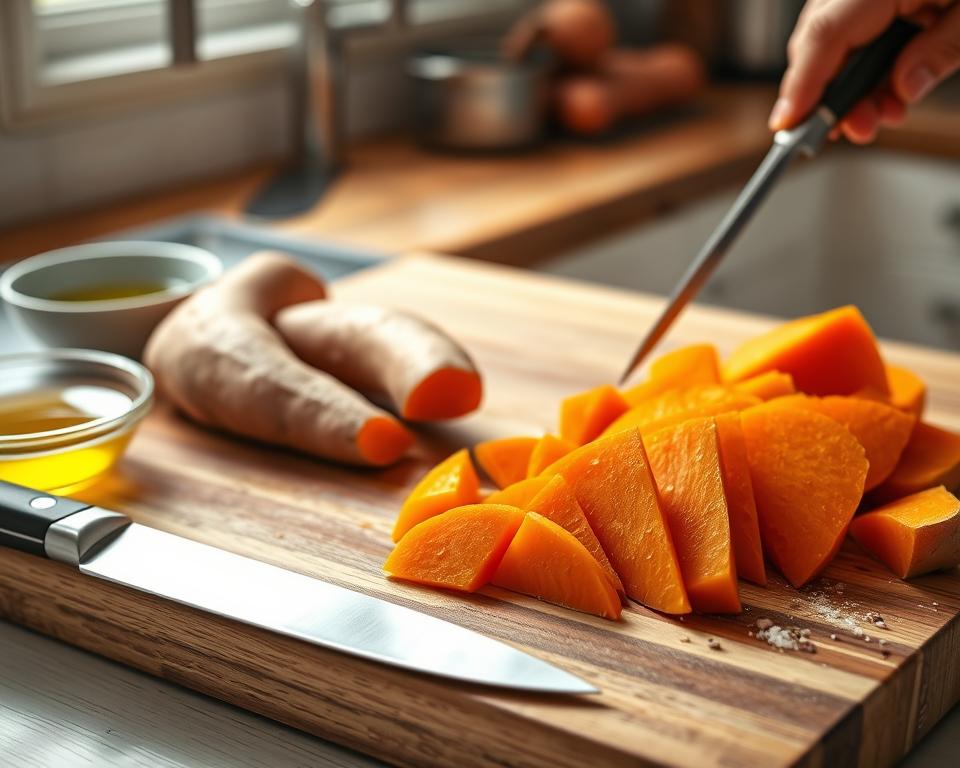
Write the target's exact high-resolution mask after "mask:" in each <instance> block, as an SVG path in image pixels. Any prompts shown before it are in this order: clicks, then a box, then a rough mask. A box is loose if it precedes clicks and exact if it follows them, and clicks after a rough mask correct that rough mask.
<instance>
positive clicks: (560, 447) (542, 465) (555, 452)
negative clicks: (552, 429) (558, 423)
mask: <svg viewBox="0 0 960 768" xmlns="http://www.w3.org/2000/svg"><path fill="white" fill-rule="evenodd" d="M576 447H577V446H576V445H575V444H574V443H572V442H570V441H569V440H564V439H563V438H562V437H556V436H555V435H549V434H548V435H544V436H543V437H541V438H540V440H539V441H537V444H536V445H535V446H534V447H533V451H532V452H531V453H530V459H529V461H528V462H527V467H526V475H525V476H526V477H535V476H536V475H539V474H540V473H541V472H543V470H545V469H546V468H547V467H549V466H550V465H551V464H553V462H555V461H556V460H557V459H562V458H563V457H564V456H566V455H567V454H568V453H570V451H572V450H573V449H574V448H576Z"/></svg>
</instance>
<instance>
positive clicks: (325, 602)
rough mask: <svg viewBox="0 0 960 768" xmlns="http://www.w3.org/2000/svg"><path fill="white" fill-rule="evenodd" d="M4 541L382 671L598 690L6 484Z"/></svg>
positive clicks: (429, 620)
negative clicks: (365, 662)
mask: <svg viewBox="0 0 960 768" xmlns="http://www.w3.org/2000/svg"><path fill="white" fill-rule="evenodd" d="M0 545H4V546H8V547H12V548H14V549H19V550H21V551H23V552H28V553H30V554H33V555H39V556H41V557H48V558H50V559H52V560H58V561H60V562H62V563H66V564H68V565H71V566H73V567H75V568H77V569H78V570H79V571H80V572H81V573H82V574H84V575H85V576H93V577H96V578H99V579H104V580H106V581H112V582H114V583H117V584H121V585H123V586H126V587H130V588H131V589H136V590H139V591H141V592H146V593H148V594H151V595H157V596H159V597H162V598H166V599H168V600H173V601H174V602H177V603H182V604H184V605H189V606H192V607H194V608H198V609H200V610H201V611H206V612H208V613H212V614H216V615H218V616H224V617H226V618H229V619H234V620H236V621H240V622H243V623H244V624H250V625H252V626H255V627H260V628H262V629H266V630H269V631H272V632H276V633H278V634H281V635H287V636H289V637H294V638H297V639H298V640H302V641H304V642H307V643H312V644H314V645H318V646H321V647H324V648H330V649H333V650H336V651H340V652H342V653H348V654H351V655H353V656H359V657H361V658H365V659H371V660H373V661H378V662H381V663H384V664H389V665H392V666H395V667H401V668H403V669H407V670H411V671H414V672H420V673H425V674H429V675H435V676H438V677H443V678H448V679H451V680H457V681H461V682H466V683H477V684H481V685H490V686H497V687H502V688H509V689H514V690H520V691H527V692H537V693H596V692H597V689H595V688H594V687H593V686H591V685H589V684H588V683H586V682H584V681H583V680H580V679H579V678H577V677H574V676H573V675H570V674H568V673H567V672H564V671H562V670H560V669H558V668H557V667H555V666H553V665H551V664H548V663H547V662H545V661H541V660H540V659H537V658H535V657H533V656H530V655H529V654H526V653H523V652H522V651H519V650H517V649H516V648H513V647H511V646H509V645H507V644H505V643H501V642H499V641H497V640H493V639H491V638H489V637H485V636H484V635H481V634H479V633H477V632H473V631H472V630H469V629H466V628H464V627H460V626H457V625H456V624H451V623H450V622H447V621H443V620H441V619H436V618H434V617H432V616H428V615H426V614H423V613H419V612H417V611H414V610H412V609H409V608H404V607H402V606H399V605H395V604H393V603H389V602H387V601H385V600H381V599H379V598H376V597H372V596H370V595H363V594H360V593H359V592H354V591H352V590H349V589H345V588H343V587H339V586H336V585H334V584H328V583H327V582H324V581H320V580H318V579H313V578H310V577H308V576H304V575H302V574H299V573H294V572H293V571H288V570H284V569H283V568H278V567H276V566H273V565H269V564H267V563H261V562H259V561H257V560H252V559H250V558H247V557H242V556H240V555H236V554H233V553H230V552H226V551H224V550H221V549H217V548H216V547H211V546H208V545H206V544H201V543H199V542H196V541H192V540H190V539H185V538H182V537H180V536H175V535H173V534H170V533H165V532H163V531H158V530H156V529H154V528H149V527H147V526H143V525H138V524H137V523H134V522H132V521H131V520H130V519H129V518H128V517H126V516H125V515H122V514H120V513H119V512H112V511H110V510H107V509H102V508H100V507H96V506H92V505H89V504H84V503H82V502H79V501H75V500H73V499H67V498H62V497H58V496H53V495H51V494H47V493H41V492H39V491H33V490H30V489H29V488H23V487H21V486H19V485H13V484H12V483H6V482H3V481H0Z"/></svg>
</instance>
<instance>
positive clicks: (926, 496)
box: [850, 485, 960, 579]
mask: <svg viewBox="0 0 960 768" xmlns="http://www.w3.org/2000/svg"><path fill="white" fill-rule="evenodd" d="M850 533H851V534H852V535H853V538H855V539H856V540H857V541H858V542H860V544H861V545H862V546H863V547H864V548H865V549H866V550H867V551H869V552H870V553H871V554H873V555H874V557H876V558H877V559H878V560H880V561H881V562H882V563H883V564H884V565H886V566H887V567H888V568H889V569H890V570H891V571H893V572H894V573H895V574H897V576H899V577H900V578H901V579H907V578H910V577H911V576H921V575H922V574H924V573H930V572H931V571H940V570H944V569H946V568H955V567H956V566H957V565H960V501H958V500H957V497H956V496H954V495H953V494H952V493H950V492H949V491H948V490H947V489H946V488H944V487H943V486H942V485H939V486H937V487H936V488H928V489H927V490H925V491H920V492H919V493H914V494H911V495H910V496H904V497H903V498H901V499H897V500H896V501H893V502H891V503H889V504H887V505H886V506H884V507H880V508H879V509H875V510H874V511H872V512H868V513H867V514H865V515H860V516H859V517H855V518H854V519H853V522H852V523H851V524H850Z"/></svg>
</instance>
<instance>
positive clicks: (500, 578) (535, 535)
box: [493, 512, 620, 619]
mask: <svg viewBox="0 0 960 768" xmlns="http://www.w3.org/2000/svg"><path fill="white" fill-rule="evenodd" d="M493 583H494V584H495V585H497V586H498V587H503V588H504V589H509V590H512V591H514V592H520V593H522V594H525V595H531V596H532V597H536V598H539V599H540V600H545V601H546V602H548V603H554V604H556V605H562V606H565V607H567V608H573V609H574V610H576V611H583V612H584V613H592V614H594V615H595V616H602V617H603V618H605V619H619V618H620V598H619V597H618V596H617V593H616V591H615V590H614V588H613V586H612V585H611V584H610V580H609V579H608V578H607V575H606V574H605V573H604V571H603V568H601V567H600V564H599V563H598V562H597V560H596V558H594V557H593V555H591V554H590V553H589V552H588V551H587V549H586V547H584V546H583V544H581V543H580V542H579V541H578V540H577V538H576V537H575V536H574V535H573V534H571V533H570V532H569V531H567V530H565V529H564V528H562V527H561V526H559V525H557V524H556V523H555V522H553V521H551V520H548V519H547V518H545V517H543V516H541V515H538V514H537V513H536V512H528V513H527V515H526V517H524V519H523V523H521V525H520V529H519V530H518V531H517V534H516V536H514V537H513V541H511V542H510V546H509V547H507V551H506V553H504V555H503V559H502V560H501V561H500V565H499V567H498V568H497V571H496V573H494V575H493Z"/></svg>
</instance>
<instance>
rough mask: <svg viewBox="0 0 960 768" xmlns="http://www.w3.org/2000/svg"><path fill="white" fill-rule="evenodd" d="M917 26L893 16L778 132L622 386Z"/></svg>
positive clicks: (684, 278)
mask: <svg viewBox="0 0 960 768" xmlns="http://www.w3.org/2000/svg"><path fill="white" fill-rule="evenodd" d="M919 31H920V28H919V27H917V26H916V25H915V24H911V23H910V22H907V21H904V20H903V19H897V20H895V21H894V22H893V24H891V25H890V27H888V28H887V30H886V31H885V32H884V33H883V34H882V35H881V36H880V37H878V38H877V39H876V40H874V41H873V42H872V43H870V44H869V45H867V46H865V47H863V48H861V49H860V50H859V51H857V52H856V53H854V54H853V55H852V56H851V57H850V60H849V61H848V63H847V64H846V66H845V67H844V68H843V69H842V70H841V72H840V74H839V75H837V77H836V78H835V79H834V80H833V82H831V84H830V85H829V86H828V87H827V89H826V91H824V95H823V99H822V101H821V102H820V104H819V106H817V107H816V108H815V109H814V111H813V114H811V115H810V117H808V118H807V119H806V120H805V121H804V122H802V123H800V124H799V125H798V126H797V127H796V128H791V129H789V130H782V131H777V132H776V134H774V137H773V146H772V147H771V148H770V151H769V152H768V153H767V155H766V157H764V159H763V161H762V162H761V163H760V166H759V168H757V170H756V171H755V172H754V174H753V176H751V177H750V180H749V181H748V182H747V183H746V185H745V186H744V188H743V190H742V191H741V192H740V194H739V195H738V196H737V198H736V200H735V201H734V203H733V205H732V206H731V208H730V210H729V211H728V212H727V214H726V216H724V217H723V219H722V220H721V221H720V223H719V224H718V225H717V227H716V229H714V231H713V232H712V233H711V235H710V237H709V238H707V241H706V243H704V245H703V247H702V248H701V249H700V252H699V253H698V254H697V256H696V258H695V259H694V260H693V262H692V263H691V264H690V267H689V268H688V269H687V271H686V272H684V274H683V276H682V277H681V278H680V282H679V283H678V284H677V287H676V288H675V289H674V291H673V293H671V294H670V298H669V299H668V301H667V304H666V306H665V307H664V309H663V311H662V312H661V313H660V316H659V317H658V318H657V320H656V322H655V323H654V324H653V326H651V328H650V330H649V331H647V334H646V335H645V336H644V337H643V339H642V340H641V341H640V344H639V346H637V348H636V350H635V351H634V353H633V356H632V357H631V358H630V362H629V363H628V364H627V367H626V368H625V369H624V371H623V374H622V375H621V376H620V384H621V385H622V384H623V383H624V382H626V381H627V379H628V378H629V377H630V374H631V373H633V372H634V371H635V370H636V369H637V367H638V366H639V365H640V363H642V362H643V361H644V359H645V358H646V356H647V355H648V354H649V353H650V351H651V350H652V349H653V348H654V347H656V345H657V343H658V342H659V341H660V339H662V338H663V336H664V334H665V333H666V332H667V330H668V329H669V328H670V326H671V325H673V321H674V320H676V319H677V316H678V315H679V314H680V313H681V312H682V311H683V308H684V307H686V305H687V304H689V303H690V301H691V300H692V299H693V298H694V297H695V296H696V295H697V294H698V293H699V292H700V289H701V288H703V286H704V284H705V283H706V282H707V280H709V279H710V276H711V275H712V274H713V272H714V270H716V268H717V266H718V265H719V264H720V262H721V261H722V260H723V257H724V256H725V255H726V254H727V252H728V251H729V250H730V248H731V246H732V245H733V243H734V241H735V240H736V239H737V236H738V235H739V234H740V233H741V232H742V231H743V229H744V227H746V225H747V223H748V222H749V221H750V219H752V218H753V215H754V214H755V213H756V211H757V209H758V208H759V207H760V205H761V204H762V203H763V201H764V200H765V199H766V197H767V195H768V194H769V193H770V190H771V189H773V187H774V186H775V184H776V182H777V180H778V179H779V178H780V176H781V175H782V174H783V172H784V171H785V170H786V169H787V167H788V166H789V164H790V161H791V160H793V158H794V157H796V156H797V155H805V156H807V157H812V156H814V155H815V154H816V153H817V152H818V151H819V150H820V148H821V147H822V146H823V143H824V141H825V140H826V138H827V136H828V135H829V134H830V131H831V130H832V129H833V127H834V126H835V125H837V124H838V123H839V122H840V120H841V119H842V118H843V116H844V115H846V113H847V112H849V111H850V109H851V108H852V107H853V106H854V104H856V103H857V102H858V101H860V99H862V98H863V97H864V96H866V95H867V94H868V93H869V92H870V91H871V90H872V89H873V88H874V87H876V86H877V85H878V84H879V83H880V81H881V80H882V79H883V78H884V77H885V76H886V75H887V73H888V72H889V70H890V67H891V66H892V65H893V62H894V59H896V56H897V54H898V53H899V52H900V51H901V50H902V49H903V47H904V46H905V45H906V44H907V43H908V42H910V40H911V39H912V38H913V36H914V35H915V34H916V33H917V32H919Z"/></svg>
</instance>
